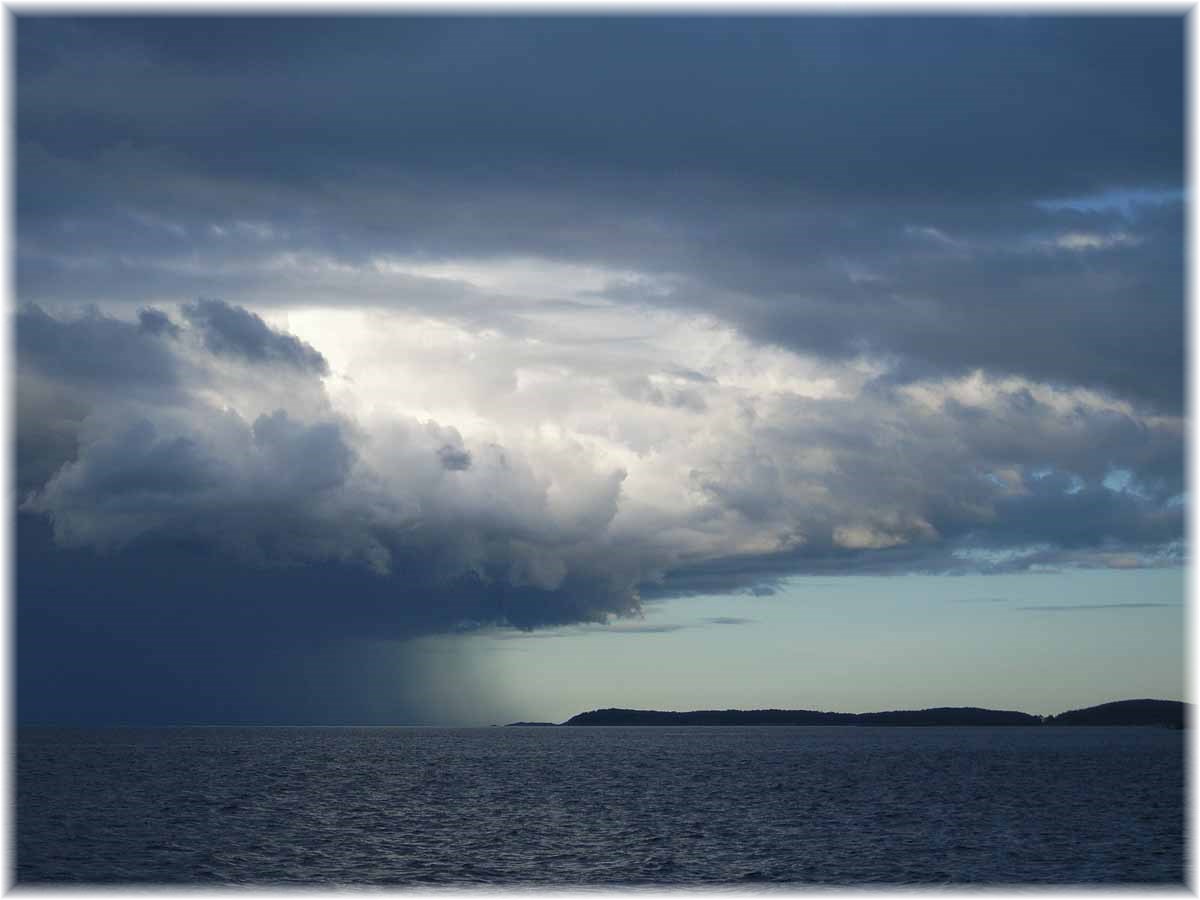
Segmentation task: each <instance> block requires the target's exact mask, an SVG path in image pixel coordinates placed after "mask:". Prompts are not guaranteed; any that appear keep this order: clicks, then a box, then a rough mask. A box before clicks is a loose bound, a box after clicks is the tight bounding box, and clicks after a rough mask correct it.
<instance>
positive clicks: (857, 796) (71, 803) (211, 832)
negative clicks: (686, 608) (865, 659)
mask: <svg viewBox="0 0 1200 900" xmlns="http://www.w3.org/2000/svg"><path fill="white" fill-rule="evenodd" d="M17 749H18V763H17V783H16V787H17V791H16V793H17V801H18V806H17V819H16V861H17V879H18V881H20V882H34V881H42V882H45V881H70V882H96V883H99V882H108V883H112V882H149V883H175V884H178V883H190V882H201V883H208V884H212V883H219V882H240V883H257V884H276V885H289V884H300V883H317V884H327V885H328V884H353V883H358V884H367V883H371V884H392V885H421V884H431V883H442V884H459V885H478V884H481V883H482V884H504V885H534V884H551V885H558V886H564V887H570V886H573V885H580V884H607V885H626V884H665V885H688V884H690V885H697V884H701V883H726V884H728V883H734V884H738V885H752V884H754V883H760V882H772V881H776V882H787V883H791V884H793V885H796V884H797V883H810V884H816V883H820V884H835V885H864V884H899V883H918V884H941V883H950V884H964V883H1018V882H1020V883H1058V884H1073V883H1093V884H1094V883H1098V882H1110V883H1134V882H1160V883H1161V882H1175V883H1180V882H1182V880H1183V877H1184V838H1183V831H1184V797H1183V769H1184V761H1183V735H1182V734H1181V733H1180V732H1173V731H1167V730H1159V729H1150V728H1040V729H1039V728H995V729H992V728H963V729H955V728H924V729H920V728H912V729H910V728H829V727H826V728H799V727H795V728H791V727H774V728H771V727H765V728H764V727H757V728H756V727H744V728H481V729H416V728H258V729H255V728H186V729H161V730H150V729H146V730H141V729H125V730H117V729H111V730H91V731H88V730H62V729H21V730H20V731H19V734H18V748H17Z"/></svg>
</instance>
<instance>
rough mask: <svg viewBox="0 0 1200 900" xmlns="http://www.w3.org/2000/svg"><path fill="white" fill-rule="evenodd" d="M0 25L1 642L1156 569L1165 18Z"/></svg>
mask: <svg viewBox="0 0 1200 900" xmlns="http://www.w3.org/2000/svg"><path fill="white" fill-rule="evenodd" d="M16 43H17V65H16V92H15V106H16V112H17V123H18V128H17V151H18V152H17V162H16V172H17V178H16V197H15V201H16V225H17V232H16V284H17V295H18V299H19V300H20V301H21V304H22V305H21V306H20V307H19V309H18V310H17V312H16V314H15V320H16V324H15V334H16V344H15V347H16V361H15V362H16V434H15V438H16V450H17V452H16V466H17V473H16V475H17V488H18V494H19V497H18V502H19V516H18V520H19V524H18V579H19V589H18V598H19V604H20V610H21V614H22V615H24V616H26V618H25V620H24V621H27V622H31V623H34V624H32V625H30V627H29V629H27V630H26V629H24V626H23V633H22V635H21V640H22V641H25V642H26V643H27V646H28V647H30V648H33V649H32V650H29V653H34V652H40V651H41V650H44V649H45V646H47V644H45V643H39V642H41V641H45V642H49V643H53V635H54V634H55V632H56V629H66V630H67V631H70V632H71V633H77V634H79V635H83V634H87V633H92V634H104V635H106V636H107V637H106V638H105V640H106V641H108V642H109V643H108V644H106V645H105V646H108V647H109V648H110V651H111V652H112V653H116V652H117V651H116V650H113V649H112V648H115V647H119V646H126V645H127V646H131V647H136V648H138V650H137V653H135V654H134V657H137V656H138V654H144V655H145V656H146V658H147V659H149V658H154V659H156V660H158V659H160V658H161V657H163V655H166V656H167V657H169V656H170V651H168V650H165V649H162V648H167V647H173V648H175V650H174V651H173V652H175V653H176V654H177V656H178V658H180V659H184V658H187V659H189V660H192V661H193V662H194V664H195V666H196V671H207V670H206V669H205V665H204V663H203V661H202V660H201V658H200V656H196V655H195V654H197V653H199V652H200V651H198V650H197V649H196V647H195V646H194V645H190V644H188V642H187V640H186V639H185V636H186V635H188V634H195V635H201V634H202V635H204V636H205V640H207V641H208V642H209V644H210V645H211V646H212V647H213V648H217V649H216V650H214V652H216V653H219V652H221V651H220V649H219V648H222V647H224V648H226V649H227V650H228V653H229V654H230V659H231V660H238V661H240V662H239V663H238V665H242V664H244V665H243V668H242V669H241V670H239V671H240V672H241V674H242V675H243V676H245V677H250V676H249V675H248V674H247V673H249V672H251V670H253V669H254V664H253V662H252V661H253V657H254V653H255V651H254V649H253V641H250V640H249V639H248V638H247V637H246V635H248V634H259V635H270V636H271V638H270V640H271V641H273V642H274V643H275V644H277V645H279V646H280V647H283V646H286V647H289V648H293V649H295V648H303V647H306V646H309V645H310V644H314V643H315V644H322V643H323V642H328V641H341V640H360V639H377V638H381V637H386V638H388V639H391V638H407V637H412V636H417V635H426V634H436V633H447V632H449V633H455V632H458V631H463V630H472V629H478V628H484V627H491V626H500V627H515V628H520V629H536V628H542V627H547V626H558V625H566V624H572V623H603V622H607V621H609V619H610V618H613V617H626V616H636V615H637V614H638V612H639V610H640V609H641V607H642V604H643V603H648V602H653V601H654V600H656V599H661V598H664V597H674V596H687V595H691V594H705V593H724V592H728V593H754V594H759V595H765V594H769V593H771V592H772V591H774V590H776V589H778V588H779V587H781V586H782V585H783V584H784V583H785V582H786V581H787V579H789V578H792V577H795V576H797V575H805V574H816V573H821V574H829V575H835V574H853V573H875V574H885V573H898V572H928V573H946V572H981V571H982V572H1008V571H1026V570H1031V569H1046V568H1056V567H1070V566H1086V567H1110V568H1128V567H1139V566H1164V565H1179V564H1180V563H1181V562H1182V561H1183V559H1184V557H1185V548H1184V520H1185V509H1186V507H1185V484H1184V475H1183V469H1184V430H1185V423H1184V419H1183V400H1184V393H1183V380H1184V339H1183V332H1184V328H1183V324H1184V303H1183V285H1184V281H1183V272H1184V266H1183V108H1182V107H1183V91H1182V85H1183V30H1182V25H1181V20H1179V19H1177V18H1169V17H1137V18H1135V17H1110V18H1098V17H1097V18H1091V17H1071V18H1056V17H1048V16H1023V17H998V16H987V17H980V18H969V19H968V18H936V17H923V18H904V17H886V18H883V17H881V18H870V17H852V18H848V17H789V18H776V17H755V18H748V19H725V18H716V17H704V18H649V17H645V18H621V17H604V18H567V17H564V18H517V17H513V18H493V19H486V20H485V19H471V18H448V19H441V18H431V17H416V16H413V17H374V18H345V19H343V18H320V19H303V18H272V19H259V18H254V17H239V18H220V17H213V18H199V19H198V18H180V17H171V18H166V17H163V18H138V17H112V18H73V17H36V16H22V17H20V18H19V19H18V20H17V23H16ZM618 62H619V64H618ZM68 559H69V560H71V563H70V565H69V566H65V564H64V562H63V561H64V560H68ZM167 561H170V562H169V564H168V562H167ZM68 570H71V571H75V572H77V573H86V574H79V575H78V577H75V578H67V577H66V576H65V575H64V574H63V573H64V572H65V571H68ZM96 590H102V592H103V595H104V597H106V598H108V599H107V603H108V604H109V605H108V606H103V607H99V606H89V605H88V603H87V600H86V598H87V597H88V596H89V595H90V594H91V593H93V592H95V591H96ZM167 598H173V599H167ZM168 603H169V604H173V605H172V606H171V607H170V610H171V611H170V614H169V615H168V614H167V611H166V610H165V608H164V607H163V604H168ZM202 610H207V613H205V614H204V615H202V613H201V611H202ZM206 615H207V616H210V618H205V616H206ZM202 618H203V619H204V621H205V623H206V624H204V625H201V624H199V623H200V620H201V619H202ZM742 621H743V620H741V619H738V618H736V617H717V618H711V619H710V620H709V621H708V624H709V625H712V626H715V625H718V624H738V623H741V622H742ZM54 623H58V624H54ZM65 623H72V624H70V625H69V626H68V624H65ZM222 623H223V624H222ZM72 629H74V631H72ZM636 629H637V626H636V625H635V626H631V627H630V628H628V629H627V630H636ZM64 633H66V632H64ZM63 640H66V638H63ZM30 642H32V643H30ZM78 643H79V646H80V647H82V645H83V644H84V643H86V641H84V640H83V638H80V640H79V642H78ZM235 645H236V647H237V649H236V650H234V649H229V648H233V647H234V646H235ZM71 646H72V647H75V646H76V644H75V643H72V645H71ZM188 647H190V648H191V649H188ZM39 648H40V649H39ZM156 648H157V649H156ZM72 652H78V653H84V650H82V649H77V650H76V651H72ZM281 652H282V651H281ZM295 652H296V653H297V654H300V655H303V653H302V650H301V649H295ZM97 653H99V651H97ZM27 656H28V654H27ZM101 656H102V654H101ZM97 658H98V659H99V658H100V656H97ZM297 658H299V657H297ZM191 664H192V663H188V665H191ZM147 665H150V664H149V663H147ZM154 665H155V666H158V665H161V666H163V667H165V668H166V669H170V670H171V671H173V672H175V673H176V674H177V675H178V673H179V672H181V671H183V670H182V669H180V668H179V667H178V666H176V667H174V668H172V665H171V664H170V663H169V662H159V663H155V664H154ZM180 665H182V663H181V664H180ZM231 665H234V663H233V662H231ZM235 667H236V666H235ZM152 668H153V667H152ZM136 671H141V670H136ZM136 671H135V669H134V668H131V669H130V670H129V672H130V674H129V679H130V684H133V683H134V682H136V681H137V680H138V678H139V677H140V676H138V675H137V674H136ZM114 677H116V676H114ZM179 677H181V678H182V677H183V676H182V675H180V676H179ZM231 677H233V676H231ZM280 677H282V676H280ZM31 683H33V682H31V681H30V680H29V679H28V678H23V681H22V684H23V685H28V684H31ZM22 690H27V688H24V687H23V688H22ZM28 690H35V689H34V688H28ZM131 690H132V688H131ZM212 690H213V691H214V694H213V697H214V698H215V697H218V696H224V695H223V694H222V691H223V690H224V689H223V688H219V687H213V688H212ZM210 699H211V698H210ZM198 702H199V701H198ZM206 702H207V701H206ZM212 702H214V703H215V702H216V700H215V699H214V700H212ZM197 708H198V709H199V708H200V707H199V706H198V707H197ZM206 708H207V707H206ZM246 715H249V713H246Z"/></svg>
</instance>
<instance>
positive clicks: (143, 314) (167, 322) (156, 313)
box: [138, 308, 179, 337]
mask: <svg viewBox="0 0 1200 900" xmlns="http://www.w3.org/2000/svg"><path fill="white" fill-rule="evenodd" d="M138 326H139V327H140V328H141V330H142V331H144V332H146V333H147V334H153V335H164V334H165V335H167V336H168V337H178V336H179V326H178V325H176V324H175V323H174V322H172V321H171V317H170V316H168V315H167V314H166V313H164V312H163V311H162V310H158V309H153V308H150V309H143V310H140V311H139V312H138Z"/></svg>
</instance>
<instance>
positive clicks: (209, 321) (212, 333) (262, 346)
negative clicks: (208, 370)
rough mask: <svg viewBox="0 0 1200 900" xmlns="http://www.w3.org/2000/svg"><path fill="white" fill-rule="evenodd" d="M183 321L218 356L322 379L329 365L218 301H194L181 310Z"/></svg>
mask: <svg viewBox="0 0 1200 900" xmlns="http://www.w3.org/2000/svg"><path fill="white" fill-rule="evenodd" d="M183 315H184V317H185V318H186V319H187V320H188V321H189V322H190V323H191V324H192V325H193V326H194V327H196V328H198V329H200V331H201V333H202V334H203V335H204V343H205V346H207V347H208V349H209V350H210V351H212V352H213V353H215V354H218V355H234V356H241V357H243V358H245V359H249V360H254V361H256V362H281V363H284V364H286V365H290V366H294V367H295V368H297V369H301V370H306V371H312V372H316V373H318V374H320V375H326V374H328V372H329V364H328V363H327V362H326V361H325V357H323V356H322V355H321V354H320V353H318V352H317V351H316V350H314V349H313V348H312V347H310V346H309V345H308V344H306V343H304V342H303V341H301V340H298V339H297V338H295V337H293V336H292V335H290V334H283V333H281V332H278V331H276V330H275V329H273V328H271V327H270V326H269V325H268V324H267V323H266V322H264V321H263V320H262V319H261V318H260V317H259V316H257V315H255V314H254V313H252V312H250V311H249V310H246V309H243V308H241V307H238V306H231V305H230V304H228V303H225V302H224V301H222V300H197V301H196V302H195V303H189V304H187V305H186V306H184V307H183Z"/></svg>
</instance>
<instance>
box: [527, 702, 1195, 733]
mask: <svg viewBox="0 0 1200 900" xmlns="http://www.w3.org/2000/svg"><path fill="white" fill-rule="evenodd" d="M1189 716H1190V711H1189V709H1188V704H1186V703H1183V702H1180V701H1178V700H1118V701H1116V702H1113V703H1101V704H1100V705H1099V706H1089V707H1087V708H1086V709H1073V710H1069V711H1068V712H1064V713H1059V714H1058V715H1056V716H1044V717H1043V716H1034V715H1030V714H1029V713H1023V712H1014V711H1011V710H996V709H980V708H979V707H975V706H944V707H937V708H934V709H918V710H892V711H889V712H871V713H839V712H818V711H815V710H808V709H750V710H741V709H723V710H696V711H693V712H663V711H660V710H653V709H596V710H592V711H591V712H585V713H580V714H579V715H577V716H572V717H571V718H570V719H568V720H567V721H566V722H564V723H563V725H581V726H599V725H898V726H937V725H954V726H961V725H986V726H996V725H1150V726H1159V727H1163V728H1183V727H1184V725H1185V724H1186V720H1187V718H1188V717H1189ZM550 724H552V723H549V722H514V723H513V725H514V726H520V725H550Z"/></svg>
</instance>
